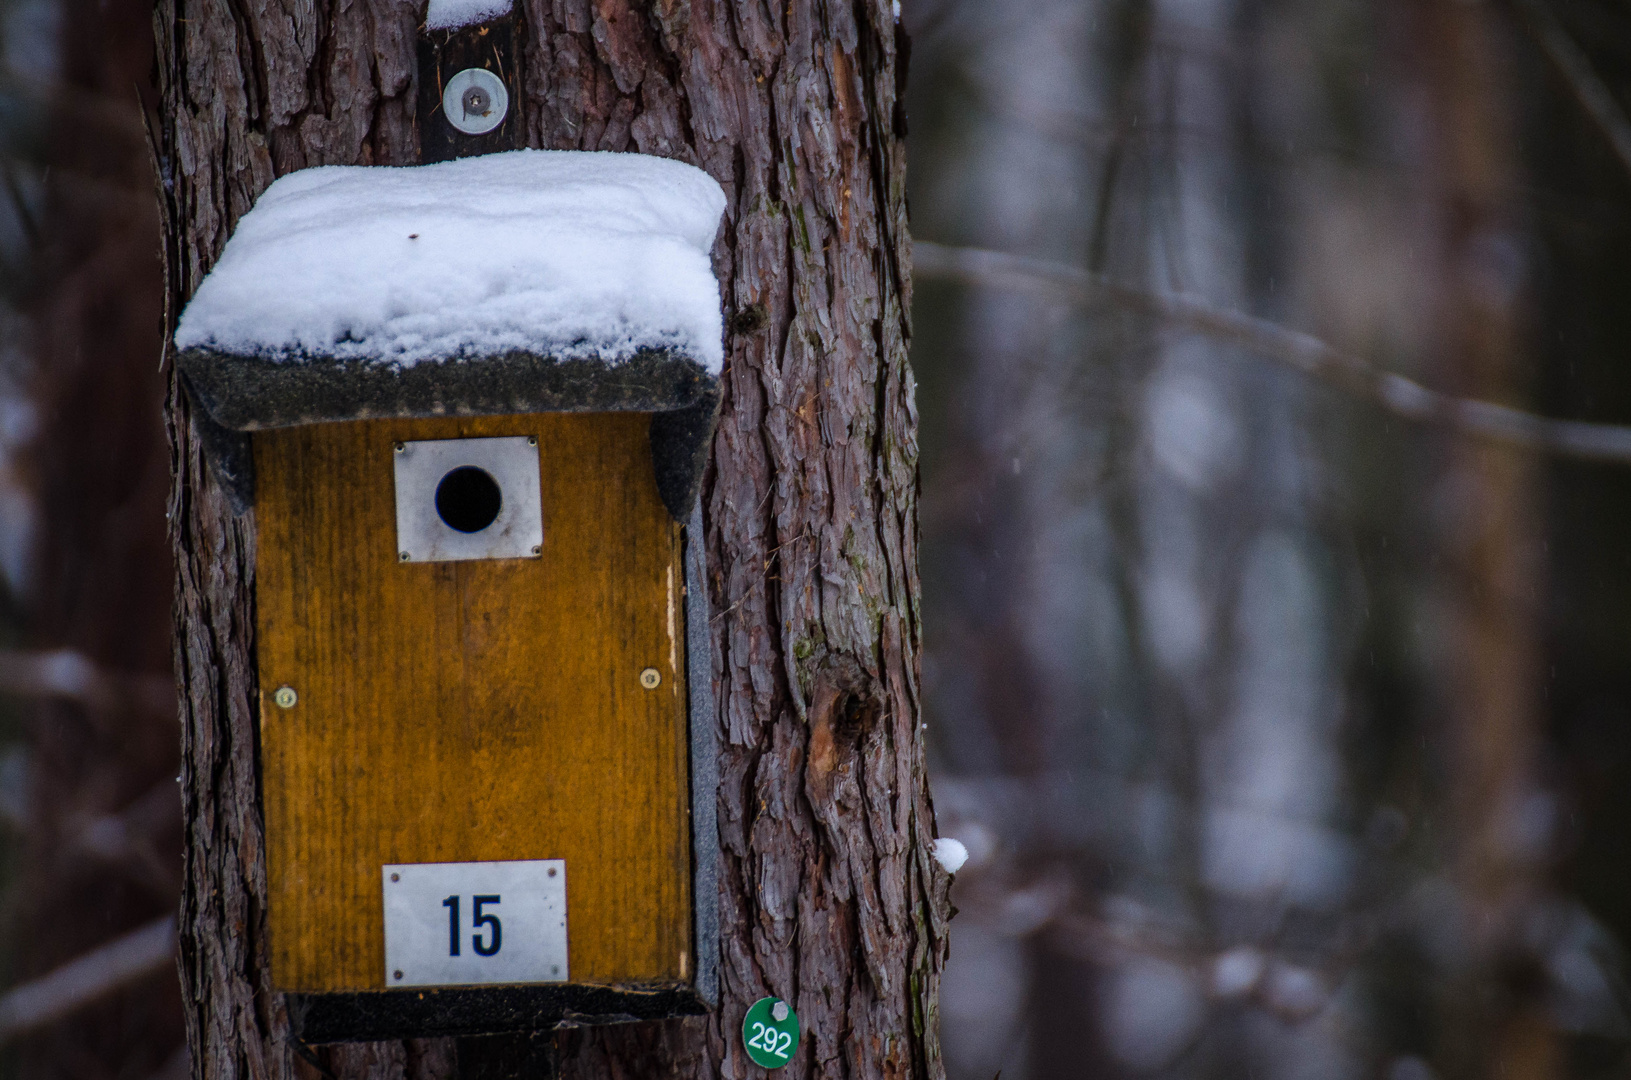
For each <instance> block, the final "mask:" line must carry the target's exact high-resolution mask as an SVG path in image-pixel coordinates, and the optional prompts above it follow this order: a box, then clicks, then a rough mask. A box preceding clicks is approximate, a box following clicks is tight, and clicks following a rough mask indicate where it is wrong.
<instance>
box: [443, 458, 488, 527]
mask: <svg viewBox="0 0 1631 1080" xmlns="http://www.w3.org/2000/svg"><path fill="white" fill-rule="evenodd" d="M503 506H504V495H503V493H502V492H500V491H499V490H498V481H497V480H494V479H493V477H492V475H491V474H490V473H488V472H487V470H485V469H478V468H476V467H475V466H474V465H461V466H460V467H459V468H457V469H454V470H453V471H452V472H450V473H448V474H447V475H446V476H444V477H442V482H441V483H440V484H437V485H436V514H437V516H439V517H440V518H441V519H442V520H443V521H444V522H446V523H447V527H448V528H450V529H457V530H459V531H460V532H462V533H473V532H481V530H483V529H485V528H486V527H487V526H489V525H491V524H492V523H493V522H494V521H495V520H496V519H497V518H498V512H499V510H500V509H502V508H503Z"/></svg>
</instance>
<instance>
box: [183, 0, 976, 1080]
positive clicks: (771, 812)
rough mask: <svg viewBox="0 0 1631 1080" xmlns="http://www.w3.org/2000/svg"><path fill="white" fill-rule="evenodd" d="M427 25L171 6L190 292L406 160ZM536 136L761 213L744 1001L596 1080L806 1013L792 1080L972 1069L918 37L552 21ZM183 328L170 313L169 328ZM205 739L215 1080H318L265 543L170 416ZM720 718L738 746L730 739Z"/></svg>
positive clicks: (210, 1053)
mask: <svg viewBox="0 0 1631 1080" xmlns="http://www.w3.org/2000/svg"><path fill="white" fill-rule="evenodd" d="M418 16H419V10H418V9H417V7H415V6H409V5H405V4H399V3H391V2H387V0H334V2H332V3H329V2H316V3H314V2H312V0H221V2H212V0H161V2H160V3H159V5H158V14H157V29H158V35H159V49H160V58H159V69H160V75H161V79H162V82H163V91H164V95H165V115H166V128H165V132H164V140H163V141H164V146H163V151H164V152H163V155H162V161H161V168H162V169H163V172H164V185H165V193H166V196H167V208H168V212H169V221H168V235H169V238H170V245H169V267H170V272H171V280H170V294H171V297H172V301H173V303H174V304H179V303H181V302H182V301H184V299H185V298H186V297H187V296H188V295H190V294H191V292H192V290H193V289H194V288H195V287H196V285H197V284H198V282H199V280H200V279H201V278H202V276H203V274H204V273H205V272H206V271H207V270H208V268H209V266H210V265H211V262H212V261H213V260H214V259H215V257H216V256H217V255H218V254H219V253H220V250H221V247H222V245H223V244H224V243H225V241H226V238H227V236H228V235H229V234H230V232H231V229H232V226H233V223H234V222H235V221H236V219H237V218H238V217H239V216H240V215H241V214H242V213H243V212H244V211H245V210H246V209H248V207H249V206H250V205H251V204H252V203H253V201H254V199H255V197H256V196H257V195H258V194H259V193H260V192H261V191H262V190H263V189H264V188H265V187H266V186H267V184H269V183H270V182H271V180H272V179H273V177H274V176H277V175H280V174H283V173H286V172H289V171H291V170H294V169H298V168H303V167H306V166H311V165H322V164H381V165H384V164H409V163H412V162H413V161H414V160H415V159H416V154H417V150H416V146H417V134H416V132H415V130H414V127H413V103H414V99H415V93H416V89H415V85H414V80H415V70H414V42H415V33H416V23H417V19H418ZM522 23H523V26H524V31H525V32H524V35H523V40H522V43H521V46H520V48H521V55H522V58H523V65H524V76H523V78H524V86H525V93H524V94H523V95H521V96H520V100H518V101H517V102H516V103H515V106H514V107H515V108H517V109H519V110H520V113H521V115H520V119H521V121H522V130H523V131H524V133H525V135H524V138H525V141H526V142H527V143H528V144H529V145H532V146H538V147H547V148H554V149H585V150H616V151H640V152H643V153H651V154H660V155H665V156H669V157H674V158H678V159H681V160H684V161H688V162H692V163H694V164H697V165H700V166H701V167H702V168H704V169H706V170H708V171H709V172H710V173H711V174H712V175H713V176H714V177H715V178H717V179H718V180H719V182H720V183H721V184H722V185H723V186H724V188H725V191H726V193H727V196H728V200H729V207H728V209H727V212H726V222H725V225H724V228H723V230H722V233H721V239H720V241H719V243H718V245H717V247H716V253H715V266H716V270H717V271H718V274H719V278H720V281H721V282H722V289H723V294H724V302H725V308H726V317H727V326H728V341H727V349H728V358H729V359H728V366H727V370H726V375H725V382H726V391H725V393H726V398H725V404H724V412H723V416H722V420H721V424H720V428H719V432H718V435H717V437H716V440H715V443H714V456H713V462H712V465H711V466H710V469H709V473H708V479H707V483H706V487H705V488H704V493H703V500H704V502H703V506H704V513H705V519H706V550H707V554H708V558H709V579H710V580H709V585H710V593H711V595H710V602H711V604H712V608H713V610H714V612H715V614H714V616H713V619H712V621H711V623H710V629H711V632H712V637H713V648H714V670H713V672H712V678H713V680H714V683H715V690H716V697H717V700H718V702H719V715H718V716H717V717H714V718H711V719H713V720H714V721H715V722H716V723H717V724H718V733H719V742H720V746H721V748H722V749H721V761H720V788H719V829H720V842H721V846H722V849H723V864H722V867H721V871H722V872H721V885H720V889H721V897H720V900H721V923H722V942H721V953H722V960H721V984H722V1004H721V1007H720V1009H719V1010H718V1012H717V1013H716V1014H714V1015H713V1016H711V1017H709V1018H707V1019H705V1020H698V1021H685V1022H674V1023H669V1024H660V1025H640V1026H630V1027H626V1028H610V1029H599V1030H579V1031H574V1032H570V1033H566V1034H563V1035H562V1036H561V1038H560V1040H559V1046H560V1054H561V1061H562V1071H563V1073H565V1074H568V1075H573V1076H582V1077H600V1076H606V1077H614V1076H616V1077H621V1076H637V1075H638V1076H654V1075H670V1074H673V1075H681V1074H684V1075H696V1076H708V1077H713V1076H718V1075H725V1076H730V1077H737V1076H745V1075H749V1074H757V1073H758V1070H757V1069H756V1068H755V1067H754V1066H752V1065H751V1064H750V1063H749V1062H748V1060H747V1058H746V1056H745V1054H744V1052H743V1050H742V1048H741V1039H740V1035H739V1030H740V1024H741V1019H742V1016H743V1013H744V1012H745V1011H746V1009H747V1006H748V1005H749V1004H751V1003H752V1002H753V1001H754V1000H755V999H757V998H758V997H760V996H762V995H764V994H776V995H779V996H782V997H785V998H787V999H788V1000H790V1001H791V1002H792V1003H793V1004H794V1006H795V1008H796V1009H797V1010H798V1013H799V1015H800V1017H801V1018H802V1019H803V1021H804V1028H805V1041H804V1043H803V1045H802V1046H801V1048H800V1050H799V1053H798V1055H797V1057H796V1059H795V1061H794V1062H793V1064H792V1065H790V1066H789V1067H788V1070H787V1071H788V1073H789V1074H790V1075H791V1076H795V1077H805V1076H822V1077H826V1076H835V1077H836V1076H843V1077H879V1078H885V1077H889V1078H893V1077H921V1078H925V1080H938V1077H940V1076H941V1075H942V1069H941V1064H940V1060H939V1050H938V1044H937V1035H936V1027H937V1019H936V1011H935V1010H936V1005H935V1003H936V1000H937V993H938V986H939V978H940V969H941V964H942V962H943V959H944V956H945V951H946V926H945V920H946V918H947V916H948V912H949V906H948V904H947V900H946V890H947V885H948V881H947V878H946V875H945V874H944V872H943V871H942V870H941V869H940V868H939V866H938V865H937V864H936V863H935V862H934V860H933V859H932V857H931V856H930V844H931V841H932V839H933V832H934V823H933V813H932V810H931V808H930V805H929V799H928V793H927V787H926V783H925V778H924V767H923V755H922V743H921V740H920V738H919V734H918V732H919V728H918V722H917V720H918V714H919V705H918V652H919V638H920V628H919V610H918V577H917V524H916V461H917V444H916V438H917V418H916V414H915V409H914V404H913V389H914V388H913V380H912V375H911V371H910V369H909V368H908V366H907V363H906V340H907V335H908V332H909V328H908V322H907V318H908V317H907V310H908V305H909V299H910V297H909V291H908V290H909V288H910V285H909V276H908V258H909V252H908V247H907V245H908V241H907V237H906V217H905V189H904V175H903V162H904V156H903V149H902V146H901V142H900V131H899V127H900V124H899V119H898V109H897V105H896V95H897V90H898V87H897V84H896V80H897V57H896V45H897V39H896V34H897V30H896V26H895V23H894V20H893V18H892V16H891V15H890V11H889V4H888V3H887V2H884V0H867V2H858V3H853V4H837V3H828V2H822V0H793V2H791V3H788V4H780V3H778V4H770V5H765V4H758V3H747V2H742V3H728V2H718V0H691V2H689V3H688V2H687V0H655V2H654V3H650V4H644V3H634V2H631V0H554V2H550V0H529V2H527V3H526V4H525V8H524V12H523V19H522ZM172 318H173V311H172ZM170 417H171V434H172V440H173V445H174V469H175V476H176V484H175V490H174V496H173V503H172V515H171V528H172V535H173V539H174V544H175V550H176V556H177V564H178V575H179V592H178V599H177V609H176V620H177V630H178V636H177V640H178V646H177V654H176V665H177V669H178V672H179V677H180V679H181V682H182V686H183V688H184V705H185V713H186V717H185V719H186V728H185V735H184V739H185V747H184V749H185V764H184V770H183V773H184V779H183V790H184V799H185V804H186V819H187V822H188V844H187V875H186V891H185V898H184V902H183V911H182V938H183V947H182V977H183V981H184V984H185V988H186V997H187V1007H188V1011H189V1024H190V1031H191V1039H192V1046H193V1052H194V1061H195V1067H196V1069H197V1070H198V1074H199V1075H201V1076H204V1077H209V1078H211V1080H228V1078H231V1080H236V1078H239V1077H244V1078H253V1080H271V1078H277V1077H284V1076H288V1075H290V1074H291V1073H292V1072H294V1071H297V1070H306V1069H309V1066H308V1065H305V1064H297V1060H298V1059H297V1057H296V1055H295V1054H294V1052H293V1050H292V1048H290V1047H289V1046H288V1044H287V1039H286V1019H285V1017H284V1015H283V1012H282V1008H281V1003H280V1001H279V998H278V996H277V995H276V994H274V993H272V992H270V988H269V986H268V984H267V974H266V970H265V953H266V949H265V935H264V925H265V922H264V918H265V912H264V905H263V897H264V895H265V877H264V863H263V849H262V842H261V836H262V834H261V818H260V807H259V800H258V798H257V790H256V760H255V755H256V745H255V723H254V716H255V710H254V707H253V702H254V699H255V698H254V695H255V690H256V688H255V683H254V671H253V665H252V659H251V658H252V649H253V644H254V643H253V640H252V636H253V625H254V621H253V607H252V605H253V585H254V582H253V566H254V535H255V530H254V522H253V514H252V512H251V513H249V514H246V515H243V516H241V517H235V516H234V515H233V514H232V513H231V511H230V508H229V506H228V504H227V501H226V500H225V498H224V497H223V494H222V493H221V492H220V491H218V490H217V489H216V488H215V487H214V486H213V483H212V481H211V479H210V477H209V475H208V472H207V470H206V468H205V465H204V463H203V460H202V458H201V452H200V446H199V440H198V437H197V433H196V430H195V429H194V428H193V427H192V421H191V419H190V417H189V411H188V407H187V404H186V402H185V400H184V399H183V398H181V397H179V396H178V395H176V394H175V393H174V392H172V397H171V407H170ZM701 719H703V720H704V722H706V721H707V720H708V719H710V718H701ZM321 1056H322V1057H323V1058H324V1059H325V1063H326V1067H327V1068H329V1069H332V1070H333V1071H334V1072H336V1073H338V1074H340V1075H342V1076H354V1077H362V1076H369V1077H375V1076H378V1077H387V1076H415V1077H424V1078H426V1080H428V1078H430V1077H441V1076H445V1075H448V1071H449V1070H450V1069H451V1068H453V1066H452V1065H451V1064H450V1061H451V1058H450V1057H449V1051H448V1048H447V1047H446V1046H445V1045H441V1044H434V1045H426V1044H406V1045H390V1046H385V1045H377V1046H372V1047H366V1048H358V1047H353V1048H346V1049H343V1050H325V1051H323V1052H322V1055H321Z"/></svg>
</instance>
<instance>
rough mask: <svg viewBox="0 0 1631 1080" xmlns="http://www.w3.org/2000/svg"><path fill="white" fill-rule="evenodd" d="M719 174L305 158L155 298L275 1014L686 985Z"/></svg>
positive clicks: (705, 981)
mask: <svg viewBox="0 0 1631 1080" xmlns="http://www.w3.org/2000/svg"><path fill="white" fill-rule="evenodd" d="M723 207H724V197H723V194H722V193H721V192H720V190H719V187H718V185H717V184H715V183H714V181H713V180H711V179H710V178H708V177H707V176H706V174H704V173H702V172H701V171H700V170H697V169H694V168H691V167H690V166H687V165H683V164H680V163H677V162H673V161H667V160H660V159H656V158H650V157H644V156H640V155H620V154H586V153H585V154H579V153H550V152H543V151H516V152H512V153H502V154H491V155H487V156H483V157H474V158H467V159H464V160H460V161H450V162H445V163H441V164H434V165H425V166H419V167H414V168H367V167H358V168H317V169H310V170H306V171H303V172H298V173H293V174H290V175H288V176H286V177H283V178H281V179H279V180H278V181H276V182H275V183H274V184H273V185H272V186H271V187H270V188H268V189H267V191H266V192H265V194H264V195H263V196H262V197H261V199H260V200H259V202H258V203H257V204H256V206H255V207H254V209H253V210H251V211H250V212H249V213H248V214H247V215H245V216H244V218H243V219H242V220H241V222H240V223H239V225H238V227H237V230H236V232H235V233H234V235H233V236H232V238H231V240H230V241H229V242H228V244H227V245H226V248H225V249H224V251H223V253H222V255H221V258H220V260H219V261H218V263H217V265H216V267H215V268H214V270H213V271H212V272H211V273H210V275H209V276H208V277H207V278H206V279H205V280H204V282H203V283H202V285H201V286H200V288H199V289H198V291H197V294H196V296H195V298H194V300H193V302H192V303H191V304H190V305H189V307H188V308H187V310H186V311H185V312H184V314H183V316H182V319H181V321H180V325H179V328H178V331H177V335H176V343H177V347H178V366H179V369H180V372H181V377H182V380H183V384H184V386H185V388H186V390H187V392H188V394H189V397H190V400H191V401H192V403H193V406H194V415H195V420H196V424H197V427H198V430H199V431H200V433H201V435H202V436H203V438H204V440H205V442H206V444H207V446H208V447H209V448H210V452H211V456H212V461H213V463H214V465H215V466H216V468H217V474H218V476H219V477H220V479H221V480H222V482H223V484H224V485H225V486H226V487H227V489H228V491H229V492H230V493H231V495H232V497H233V498H234V499H235V500H237V501H238V502H239V503H240V505H241V506H242V507H243V508H245V509H248V508H249V507H250V506H252V508H253V521H254V526H255V530H256V542H255V552H256V555H255V643H256V666H257V670H258V675H259V684H260V705H259V707H260V764H261V777H260V779H261V792H262V805H263V807H264V812H265V836H266V853H265V858H266V875H267V876H266V889H267V897H266V899H267V904H268V909H267V920H268V924H269V932H270V939H269V942H268V949H269V953H270V958H271V973H272V979H273V982H274V983H275V985H276V987H277V989H279V990H281V991H284V992H286V993H287V994H288V995H289V998H288V1001H289V1005H290V1013H291V1016H292V1017H293V1018H294V1022H295V1025H296V1031H297V1034H298V1035H299V1036H300V1037H302V1038H304V1039H305V1040H306V1041H308V1042H325V1041H337V1040H346V1039H376V1038H386V1037H405V1036H423V1035H436V1034H474V1033H482V1032H493V1031H504V1030H519V1029H541V1028H547V1027H550V1026H552V1025H553V1024H554V1023H556V1022H558V1021H559V1020H560V1019H561V1018H562V1017H565V1016H572V1017H573V1018H574V1019H575V1020H576V1021H578V1022H593V1021H594V1020H595V1019H596V1018H600V1019H629V1018H654V1017H661V1016H672V1015H679V1014H685V1013H695V1012H699V1011H702V1010H703V1009H704V1008H706V1006H707V1005H708V1004H709V1003H711V1002H712V1001H713V1000H714V997H715V990H714V979H715V974H714V959H715V958H714V956H713V950H714V949H715V947H716V945H715V942H716V933H715V929H714V926H715V914H714V904H715V902H716V894H715V886H714V866H715V844H716V842H717V841H716V831H715V828H714V821H713V799H714V787H715V783H714V775H715V768H716V765H715V760H714V752H713V747H712V743H711V741H710V738H711V736H710V734H709V732H710V730H711V729H710V727H709V724H708V721H707V717H708V715H709V714H710V705H709V700H708V686H709V682H708V679H709V675H708V668H709V664H708V657H707V645H706V642H707V636H706V626H705V621H706V620H705V609H704V607H703V599H702V598H703V588H702V581H701V575H702V557H701V549H700V547H699V545H698V543H697V539H698V522H699V520H700V519H699V517H698V515H697V512H696V501H697V489H698V486H699V483H700V476H701V470H702V466H703V463H704V461H705V459H706V454H707V446H708V440H709V438H710V436H711V433H712V430H713V424H714V417H715V413H716V410H717V407H718V403H719V398H720V389H719V371H720V362H721V327H720V305H719V295H718V286H717V283H716V282H715V279H714V277H713V274H712V271H711V269H710V262H709V251H710V249H711V245H712V243H713V239H714V233H715V230H716V229H717V226H718V222H719V218H720V215H721V213H722V210H723Z"/></svg>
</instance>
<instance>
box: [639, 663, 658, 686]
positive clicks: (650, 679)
mask: <svg viewBox="0 0 1631 1080" xmlns="http://www.w3.org/2000/svg"><path fill="white" fill-rule="evenodd" d="M662 682H663V676H662V672H660V671H658V670H657V669H656V668H654V667H648V668H646V669H645V670H644V671H642V672H641V673H640V685H641V686H643V687H645V688H646V689H647V690H655V689H657V687H659V686H661V685H662Z"/></svg>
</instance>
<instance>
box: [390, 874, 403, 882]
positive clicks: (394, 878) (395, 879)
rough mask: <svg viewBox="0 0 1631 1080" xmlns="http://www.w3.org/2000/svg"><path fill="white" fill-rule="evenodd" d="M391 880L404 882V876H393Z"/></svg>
mask: <svg viewBox="0 0 1631 1080" xmlns="http://www.w3.org/2000/svg"><path fill="white" fill-rule="evenodd" d="M391 880H392V881H401V880H402V875H401V874H392V875H391Z"/></svg>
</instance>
